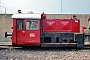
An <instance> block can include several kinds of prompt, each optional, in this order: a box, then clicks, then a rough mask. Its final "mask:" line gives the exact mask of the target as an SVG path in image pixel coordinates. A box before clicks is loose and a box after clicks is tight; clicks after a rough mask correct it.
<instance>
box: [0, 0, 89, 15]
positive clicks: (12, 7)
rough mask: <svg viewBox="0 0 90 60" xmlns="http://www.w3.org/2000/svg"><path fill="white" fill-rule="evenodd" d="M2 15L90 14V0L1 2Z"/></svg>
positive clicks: (18, 0)
mask: <svg viewBox="0 0 90 60" xmlns="http://www.w3.org/2000/svg"><path fill="white" fill-rule="evenodd" d="M0 2H1V3H0V13H5V12H6V13H16V12H17V10H19V9H20V10H22V12H23V13H27V12H29V11H32V12H34V13H42V12H45V13H47V14H90V0H0Z"/></svg>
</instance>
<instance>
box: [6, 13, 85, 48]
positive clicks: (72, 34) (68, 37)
mask: <svg viewBox="0 0 90 60" xmlns="http://www.w3.org/2000/svg"><path fill="white" fill-rule="evenodd" d="M12 20H13V26H12V27H11V28H12V29H13V32H12V34H9V33H7V32H5V37H7V36H12V45H13V46H40V47H78V48H81V47H84V34H83V33H80V20H79V19H78V18H76V16H75V15H73V17H72V18H70V19H47V18H46V15H45V14H44V13H43V14H23V13H19V14H14V15H12ZM83 29H84V28H83Z"/></svg>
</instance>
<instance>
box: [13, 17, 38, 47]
mask: <svg viewBox="0 0 90 60" xmlns="http://www.w3.org/2000/svg"><path fill="white" fill-rule="evenodd" d="M17 20H18V19H13V32H12V45H22V44H23V45H40V20H38V19H37V20H38V24H39V25H38V26H39V29H38V30H26V19H24V30H18V29H17V25H16V24H17ZM19 20H20V19H19ZM29 20H30V19H29ZM31 20H32V19H31ZM33 20H34V19H33ZM35 20H36V19H35ZM30 33H34V34H35V37H30Z"/></svg>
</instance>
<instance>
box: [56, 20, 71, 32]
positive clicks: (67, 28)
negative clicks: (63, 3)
mask: <svg viewBox="0 0 90 60" xmlns="http://www.w3.org/2000/svg"><path fill="white" fill-rule="evenodd" d="M57 23H58V31H59V32H71V31H72V20H68V19H62V20H58V22H57Z"/></svg>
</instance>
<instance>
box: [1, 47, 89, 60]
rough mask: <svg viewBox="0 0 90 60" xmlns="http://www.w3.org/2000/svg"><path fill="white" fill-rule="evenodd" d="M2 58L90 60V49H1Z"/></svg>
mask: <svg viewBox="0 0 90 60" xmlns="http://www.w3.org/2000/svg"><path fill="white" fill-rule="evenodd" d="M0 60H90V49H55V48H20V49H19V48H17V49H10V48H9V49H1V50H0Z"/></svg>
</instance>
